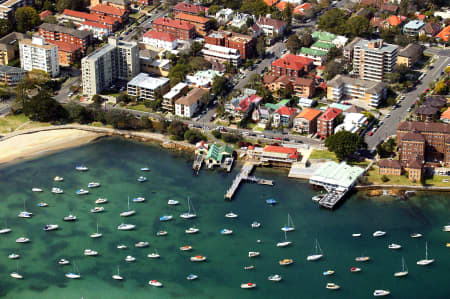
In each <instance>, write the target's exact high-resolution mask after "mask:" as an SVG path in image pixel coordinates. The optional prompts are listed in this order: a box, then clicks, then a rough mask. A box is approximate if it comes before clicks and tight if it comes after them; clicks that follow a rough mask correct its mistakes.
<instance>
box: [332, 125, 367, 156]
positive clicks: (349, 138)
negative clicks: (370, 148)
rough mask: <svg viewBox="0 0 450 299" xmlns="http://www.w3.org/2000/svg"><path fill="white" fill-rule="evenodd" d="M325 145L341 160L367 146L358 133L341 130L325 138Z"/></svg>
mask: <svg viewBox="0 0 450 299" xmlns="http://www.w3.org/2000/svg"><path fill="white" fill-rule="evenodd" d="M325 146H326V147H327V148H328V150H329V151H332V152H334V153H335V154H336V157H337V158H338V159H339V160H341V161H342V160H344V159H345V158H347V157H348V156H350V155H351V154H353V153H354V152H355V151H356V150H358V149H361V148H366V147H367V144H366V143H365V142H364V140H363V139H362V138H361V137H360V136H358V134H355V133H350V132H347V131H339V132H337V133H336V134H333V135H331V136H328V137H327V139H325Z"/></svg>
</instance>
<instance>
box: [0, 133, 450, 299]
mask: <svg viewBox="0 0 450 299" xmlns="http://www.w3.org/2000/svg"><path fill="white" fill-rule="evenodd" d="M191 162H192V157H190V156H189V155H186V154H181V153H173V152H168V151H166V150H163V149H161V148H159V147H158V146H154V145H148V144H142V143H137V142H130V141H125V140H122V139H116V138H109V139H103V140H100V141H98V142H95V143H92V144H89V145H86V146H83V147H79V148H75V149H70V150H66V151H63V152H59V153H55V154H52V155H49V156H46V157H41V158H38V159H35V160H31V161H25V162H21V163H18V164H15V165H10V166H7V167H3V168H0V190H1V191H2V193H1V195H0V227H3V226H4V221H5V219H7V221H8V226H9V227H11V228H12V229H13V231H12V232H11V233H9V234H6V235H0V275H1V277H2V279H0V298H81V297H82V296H83V297H84V298H86V299H88V298H130V297H131V296H134V297H135V298H257V297H262V298H281V297H284V298H372V292H373V290H374V289H389V290H390V291H391V293H392V294H391V298H449V297H450V286H449V284H448V273H449V270H450V258H449V255H450V248H446V247H445V243H446V242H450V234H449V233H445V232H443V231H442V226H443V225H445V224H448V223H449V222H450V201H449V195H448V194H444V193H440V194H421V195H418V196H415V197H413V198H411V199H410V200H408V201H404V200H398V199H392V198H386V199H376V200H375V199H367V198H364V197H363V196H362V195H360V194H356V195H353V196H352V197H351V198H350V199H349V200H347V201H346V202H345V203H344V205H343V206H342V207H340V208H339V209H338V210H336V211H328V210H323V209H319V208H318V207H317V206H316V204H315V203H314V202H312V201H311V196H312V195H314V194H315V191H314V190H312V189H311V187H310V186H309V185H308V184H307V183H305V182H300V181H296V180H290V179H287V178H286V174H285V173H281V172H279V171H274V170H270V169H258V170H257V171H256V175H257V176H260V177H264V178H267V179H274V180H275V186H274V187H269V186H258V185H253V184H244V185H243V186H242V187H241V189H240V190H239V192H238V193H237V196H236V197H235V200H234V201H232V202H227V201H224V200H223V195H224V193H225V190H226V189H227V188H228V186H229V185H230V184H231V181H232V180H233V178H234V174H235V173H236V171H237V170H238V168H236V169H235V170H234V172H233V173H232V174H225V173H222V172H219V171H206V170H203V171H201V172H200V175H199V176H198V177H196V176H193V175H192V172H191V168H190V167H191ZM81 163H83V164H86V165H87V166H88V167H89V171H87V172H85V173H80V172H77V171H75V170H74V167H75V166H76V165H78V164H81ZM143 166H148V167H149V168H150V169H151V172H149V173H145V174H144V175H145V176H147V177H148V179H149V180H148V182H145V183H138V182H137V181H136V179H137V178H138V177H139V176H140V175H142V173H141V172H140V171H139V168H140V167H143ZM57 175H59V176H64V179H65V180H64V182H53V177H55V176H57ZM91 181H98V182H100V183H101V184H102V185H101V187H100V188H97V189H93V190H91V193H90V194H89V195H85V196H77V195H75V191H76V190H78V189H80V188H85V189H86V188H87V184H88V183H89V182H91ZM53 186H58V187H61V188H63V189H64V192H65V193H64V194H62V195H54V194H51V193H50V190H51V187H53ZM32 187H40V188H43V189H44V192H42V193H33V192H31V188H32ZM128 196H130V197H131V198H133V197H136V196H144V197H145V198H146V199H147V201H146V202H144V203H136V204H133V203H132V204H131V205H132V208H133V209H135V210H137V214H136V215H135V216H132V217H128V218H126V221H125V222H126V223H132V224H136V225H137V229H136V230H134V231H118V230H117V229H116V227H117V225H119V224H120V223H121V222H122V219H121V217H120V216H119V213H120V212H121V211H124V210H126V207H127V197H128ZM188 196H189V197H190V198H191V199H192V202H193V204H194V207H195V209H196V211H197V214H198V218H196V219H192V220H183V219H181V218H179V214H181V213H183V212H185V211H187V202H186V198H187V197H188ZM99 197H106V198H108V200H109V202H108V203H107V204H105V205H104V207H105V209H106V211H105V212H104V213H101V214H92V213H90V212H89V210H90V209H91V208H92V207H94V206H95V204H94V201H95V199H97V198H99ZM270 197H273V198H275V199H277V200H278V202H279V204H278V205H276V206H273V207H270V206H267V205H266V204H265V200H266V199H267V198H270ZM24 199H25V200H26V204H27V210H29V211H31V212H33V213H34V214H35V216H34V217H33V218H32V219H20V218H18V217H17V214H18V213H19V211H21V210H22V208H23V200H24ZM168 199H176V200H179V201H180V203H181V204H180V205H179V206H175V207H174V206H168V205H167V200H168ZM40 201H45V202H47V203H48V204H49V207H47V208H39V207H37V203H38V202H40ZM230 211H233V212H234V213H237V214H239V218H237V219H227V218H225V217H224V215H225V214H226V213H227V212H230ZM69 212H72V213H73V214H74V215H76V216H77V217H78V221H77V222H75V223H69V222H64V221H62V218H63V217H64V216H67V215H68V214H69ZM288 213H290V214H291V216H292V218H293V221H294V224H295V226H296V230H295V231H294V232H290V233H288V239H289V240H291V241H293V245H292V246H291V247H287V248H277V247H276V246H275V244H276V243H277V242H279V241H281V240H282V239H283V238H284V234H283V233H282V231H281V230H280V228H281V227H282V226H283V225H284V224H285V223H286V221H287V214H288ZM165 214H168V215H173V216H174V219H173V220H172V221H170V222H166V223H161V222H160V221H159V217H161V216H163V215H165ZM254 220H258V221H259V222H261V223H262V227H261V228H260V229H252V228H251V227H250V224H251V223H252V222H253V221H254ZM97 221H98V223H99V231H100V232H101V233H102V234H103V236H102V237H101V238H99V239H91V238H90V237H89V235H90V234H91V233H93V232H95V230H96V223H97ZM50 223H52V224H59V226H60V229H59V230H57V231H53V232H44V231H43V230H42V227H43V226H44V225H45V224H50ZM192 225H196V226H197V227H198V228H199V229H200V232H199V233H198V234H194V235H187V234H185V233H184V230H185V229H186V228H188V227H190V226H192ZM223 228H229V229H232V230H233V231H234V233H233V235H231V236H222V235H220V233H219V232H220V230H221V229H223ZM162 229H163V230H167V231H168V232H169V234H168V235H167V236H165V237H157V236H156V232H157V231H158V230H162ZM376 230H384V231H387V235H386V236H385V237H381V238H373V237H372V236H371V235H372V233H373V232H374V231H376ZM355 232H361V233H362V234H363V236H362V237H361V238H359V239H355V238H352V237H351V234H352V233H355ZM412 232H421V233H422V234H424V238H421V239H411V238H410V237H409V235H410V234H411V233H412ZM21 236H27V237H29V238H30V239H31V242H30V243H29V244H17V243H15V240H16V239H17V238H18V237H21ZM315 238H318V240H319V242H320V245H321V248H322V249H323V252H324V254H325V256H324V258H322V259H321V260H319V261H316V262H307V261H306V256H307V255H309V254H311V253H312V250H313V245H314V240H315ZM258 239H260V240H261V241H262V242H261V243H257V242H256V240H258ZM138 241H148V242H150V247H149V248H135V247H134V244H135V243H137V242H138ZM425 241H428V245H429V252H430V257H431V258H435V259H436V261H435V263H434V264H433V265H431V266H429V267H419V266H417V265H416V261H417V260H419V259H422V258H424V254H425ZM392 242H395V243H399V244H401V245H403V248H402V249H401V250H399V251H392V250H389V249H388V248H387V245H388V244H390V243H392ZM120 243H124V244H126V245H128V249H127V250H119V249H117V248H116V246H117V245H118V244H120ZM183 245H191V246H192V247H193V250H192V251H191V252H181V251H180V250H179V247H181V246H183ZM86 248H90V249H93V250H96V251H98V252H99V256H97V257H86V256H83V250H84V249H86ZM155 248H156V249H157V250H158V252H159V253H160V254H161V258H160V259H156V260H155V259H149V258H147V257H146V256H147V254H148V253H150V252H153V251H154V249H155ZM248 251H259V252H261V256H259V257H256V258H253V259H249V258H248ZM12 252H16V253H19V254H20V255H21V258H20V259H19V260H18V262H19V272H20V273H21V274H22V275H24V279H23V280H20V281H19V280H14V279H12V278H10V277H9V273H10V272H12V271H15V270H16V262H15V261H14V260H9V259H8V258H7V256H8V254H10V253H12ZM362 254H364V255H368V256H370V257H371V261H370V262H368V263H359V264H358V263H357V262H355V261H354V258H355V257H356V256H360V255H362ZM127 255H132V256H134V257H136V259H137V261H136V262H135V263H127V262H125V261H124V258H125V257H126V256H127ZM192 255H204V256H207V257H208V261H207V262H206V263H192V262H190V261H189V257H190V256H192ZM402 256H403V257H404V258H405V260H406V263H407V265H408V268H409V276H408V277H405V278H394V277H393V273H394V272H396V271H400V268H401V257H402ZM63 257H64V258H67V259H69V260H70V261H72V262H75V263H76V265H77V267H78V269H79V271H80V273H81V275H82V278H81V279H80V280H70V279H67V278H66V277H65V276H64V274H65V273H67V272H70V271H72V270H73V268H72V266H71V265H69V266H60V265H58V264H57V262H56V261H57V260H58V259H59V258H63ZM283 258H292V259H294V264H293V265H291V266H287V267H281V266H279V265H278V261H279V260H280V259H283ZM118 265H119V266H120V274H121V275H122V276H123V277H124V278H125V280H124V281H123V282H119V281H115V280H113V279H112V278H111V276H112V274H114V272H115V271H116V268H117V266H118ZM249 265H254V266H255V269H254V270H251V271H249V270H247V271H246V270H244V266H249ZM352 266H358V267H361V268H362V272H360V273H356V274H355V273H350V271H349V269H350V267H352ZM328 269H333V270H335V271H336V273H335V275H334V276H330V277H324V276H322V272H323V271H325V270H328ZM189 273H195V274H197V275H199V279H197V280H195V281H187V280H186V276H187V275H188V274H189ZM275 273H277V274H280V275H282V276H283V281H282V282H280V283H275V282H270V281H268V280H267V277H268V276H269V275H271V274H275ZM151 279H157V280H159V281H161V282H162V283H163V284H164V287H163V288H159V289H156V288H153V287H150V286H149V285H148V281H149V280H151ZM249 281H250V282H254V283H256V284H257V288H256V289H253V290H242V289H240V284H241V283H245V282H249ZM327 282H334V283H337V284H339V285H340V286H341V289H340V290H339V291H329V290H327V289H325V285H326V283H327Z"/></svg>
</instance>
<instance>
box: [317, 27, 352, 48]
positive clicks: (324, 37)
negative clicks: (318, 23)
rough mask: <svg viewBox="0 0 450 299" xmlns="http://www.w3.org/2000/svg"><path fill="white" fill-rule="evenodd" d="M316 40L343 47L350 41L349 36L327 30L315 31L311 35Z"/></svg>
mask: <svg viewBox="0 0 450 299" xmlns="http://www.w3.org/2000/svg"><path fill="white" fill-rule="evenodd" d="M311 36H312V38H313V39H314V40H315V41H320V42H325V43H331V44H334V45H335V46H336V47H338V48H342V47H344V46H345V44H346V43H347V41H348V38H347V37H345V36H342V35H336V34H333V33H329V32H325V31H314V32H313V34H312V35H311Z"/></svg>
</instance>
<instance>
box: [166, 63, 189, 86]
mask: <svg viewBox="0 0 450 299" xmlns="http://www.w3.org/2000/svg"><path fill="white" fill-rule="evenodd" d="M187 73H188V66H187V65H185V64H180V63H178V64H177V65H176V66H174V67H173V68H171V69H170V71H169V79H170V85H171V86H174V85H176V84H177V83H179V82H181V81H183V80H184V79H185V78H186V74H187Z"/></svg>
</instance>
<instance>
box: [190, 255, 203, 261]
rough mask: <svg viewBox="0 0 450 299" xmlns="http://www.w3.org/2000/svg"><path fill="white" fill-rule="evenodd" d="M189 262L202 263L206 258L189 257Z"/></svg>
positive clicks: (198, 256) (199, 256)
mask: <svg viewBox="0 0 450 299" xmlns="http://www.w3.org/2000/svg"><path fill="white" fill-rule="evenodd" d="M190 260H191V262H204V261H206V256H201V255H196V256H191V258H190Z"/></svg>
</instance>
